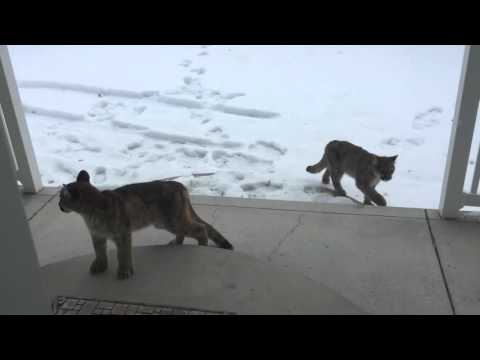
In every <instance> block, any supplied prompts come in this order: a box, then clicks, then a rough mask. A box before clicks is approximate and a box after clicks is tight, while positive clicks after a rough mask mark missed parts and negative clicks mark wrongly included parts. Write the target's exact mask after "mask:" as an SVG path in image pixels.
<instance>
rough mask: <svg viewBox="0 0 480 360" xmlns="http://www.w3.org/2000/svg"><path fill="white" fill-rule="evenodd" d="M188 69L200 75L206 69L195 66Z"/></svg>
mask: <svg viewBox="0 0 480 360" xmlns="http://www.w3.org/2000/svg"><path fill="white" fill-rule="evenodd" d="M190 71H191V72H193V73H196V74H197V75H202V74H205V72H206V71H207V70H205V68H197V69H192V70H190Z"/></svg>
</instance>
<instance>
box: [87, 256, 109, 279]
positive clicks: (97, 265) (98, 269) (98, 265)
mask: <svg viewBox="0 0 480 360" xmlns="http://www.w3.org/2000/svg"><path fill="white" fill-rule="evenodd" d="M107 268H108V263H107V261H106V260H98V259H95V260H94V261H93V262H92V264H91V265H90V274H92V275H95V274H101V273H103V272H105V271H106V270H107Z"/></svg>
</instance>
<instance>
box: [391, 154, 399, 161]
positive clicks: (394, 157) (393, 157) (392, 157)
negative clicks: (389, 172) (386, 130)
mask: <svg viewBox="0 0 480 360" xmlns="http://www.w3.org/2000/svg"><path fill="white" fill-rule="evenodd" d="M397 157H398V155H395V156H390V160H392V161H395V160H397Z"/></svg>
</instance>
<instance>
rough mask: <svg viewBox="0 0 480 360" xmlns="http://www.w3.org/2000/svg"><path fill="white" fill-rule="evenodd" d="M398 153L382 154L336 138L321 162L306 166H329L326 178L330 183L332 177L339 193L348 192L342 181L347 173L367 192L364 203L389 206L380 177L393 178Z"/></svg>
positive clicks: (316, 170)
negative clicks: (392, 154) (382, 193)
mask: <svg viewBox="0 0 480 360" xmlns="http://www.w3.org/2000/svg"><path fill="white" fill-rule="evenodd" d="M397 157H398V155H395V156H378V155H375V154H372V153H369V152H368V151H366V150H365V149H362V148H361V147H359V146H356V145H353V144H351V143H349V142H347V141H337V140H334V141H331V142H329V143H328V144H327V146H326V147H325V153H324V155H323V157H322V159H321V160H320V161H319V162H318V163H317V164H315V165H311V166H308V167H307V169H306V170H307V171H308V172H309V173H312V174H315V173H319V172H320V171H322V170H323V169H325V168H326V169H327V170H326V171H325V173H324V174H323V178H322V182H323V183H324V184H328V183H329V182H330V178H332V182H333V186H334V188H335V195H336V196H345V195H346V193H345V190H344V189H343V187H342V184H341V183H340V180H341V179H342V176H343V174H344V173H346V174H348V175H350V176H351V177H353V178H354V179H355V184H356V185H357V187H358V188H359V189H360V191H361V192H362V193H363V194H364V195H365V199H364V202H363V203H364V204H366V205H371V204H372V202H374V203H375V204H377V205H378V206H386V205H387V202H386V201H385V198H384V197H383V196H382V195H380V194H379V193H378V192H377V191H376V190H375V187H376V186H377V185H378V183H379V182H380V180H383V181H389V180H391V178H392V175H393V172H394V171H395V160H396V159H397Z"/></svg>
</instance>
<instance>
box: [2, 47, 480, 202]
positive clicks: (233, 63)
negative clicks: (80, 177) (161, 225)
mask: <svg viewBox="0 0 480 360" xmlns="http://www.w3.org/2000/svg"><path fill="white" fill-rule="evenodd" d="M9 50H10V55H11V58H12V62H13V66H14V70H15V75H16V78H17V81H18V83H19V86H20V93H21V97H22V102H23V104H24V107H25V110H26V112H27V122H28V126H29V129H30V132H31V136H32V140H33V145H34V149H35V153H36V156H37V160H38V162H39V166H40V171H41V174H42V180H43V182H44V183H45V184H46V185H58V184H61V183H67V182H70V181H72V180H73V179H74V176H75V175H76V173H77V172H78V171H79V170H81V169H86V170H88V171H89V172H90V174H91V175H92V177H93V182H94V183H95V184H96V185H102V186H117V185H123V184H127V183H130V182H139V181H148V180H153V179H163V178H169V177H177V176H178V178H176V180H177V181H181V182H182V183H184V184H185V185H186V186H187V187H188V188H189V189H190V190H191V192H192V193H193V194H202V195H214V196H229V197H254V198H266V199H282V200H299V201H317V202H335V203H350V202H351V200H350V199H348V198H334V197H332V196H331V195H330V193H328V192H326V191H325V190H324V189H322V187H321V186H320V185H321V182H320V179H321V176H320V175H312V174H309V173H307V172H306V171H305V168H306V166H307V165H311V164H313V163H316V162H317V161H318V160H319V159H320V158H321V156H322V154H323V148H324V146H325V145H326V144H327V143H328V142H329V141H330V140H333V139H340V140H349V141H351V142H354V143H356V144H358V145H360V146H362V147H364V148H366V149H367V150H369V151H371V152H373V153H377V154H379V155H395V154H399V158H398V161H397V170H396V173H395V175H394V178H393V180H392V181H390V182H388V183H381V184H380V185H379V186H378V187H377V189H378V190H379V191H380V192H381V193H383V194H384V195H385V197H386V199H387V202H388V203H389V205H391V206H404V207H429V208H435V207H437V206H438V201H439V196H440V188H441V182H442V177H443V171H444V166H445V159H446V153H447V150H448V141H449V135H450V128H451V124H452V122H451V121H452V118H453V114H454V105H455V100H456V93H457V89H458V81H459V77H460V70H461V62H462V56H463V46H223V45H222V46H220V45H214V46H207V45H199V46H9ZM477 137H478V136H476V139H477ZM475 141H477V140H475ZM477 143H478V141H477ZM474 157H475V154H473V155H472V158H474ZM343 184H344V187H345V189H346V191H347V193H348V195H350V196H352V197H353V198H356V199H357V200H360V201H361V200H363V197H362V195H361V193H360V191H359V190H358V189H357V188H356V187H355V185H354V181H353V180H352V179H349V178H347V177H344V179H343Z"/></svg>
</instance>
